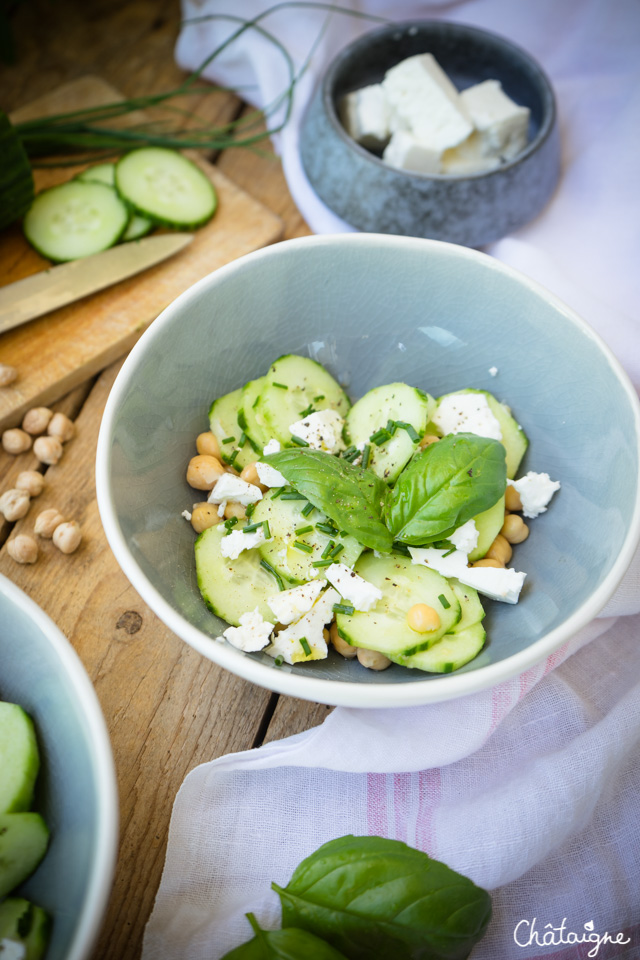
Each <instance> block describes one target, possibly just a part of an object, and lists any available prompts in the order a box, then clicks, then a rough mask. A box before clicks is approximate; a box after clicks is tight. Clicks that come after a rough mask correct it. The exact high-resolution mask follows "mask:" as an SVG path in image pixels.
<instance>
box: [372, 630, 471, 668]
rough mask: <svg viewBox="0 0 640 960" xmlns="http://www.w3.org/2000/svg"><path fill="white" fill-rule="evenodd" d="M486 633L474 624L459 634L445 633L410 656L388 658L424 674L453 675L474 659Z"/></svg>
mask: <svg viewBox="0 0 640 960" xmlns="http://www.w3.org/2000/svg"><path fill="white" fill-rule="evenodd" d="M486 638H487V634H486V631H485V629H484V627H483V626H482V624H481V623H474V624H472V625H471V626H470V627H467V629H466V630H461V631H460V633H445V635H444V636H443V637H442V638H441V640H440V641H438V643H434V644H433V645H432V646H431V647H429V649H427V650H422V651H418V652H417V653H415V654H413V655H412V656H399V657H390V658H389V659H390V660H393V662H394V663H397V664H399V665H400V666H401V667H408V668H409V669H411V670H423V671H424V672H425V673H453V672H454V670H459V669H460V667H464V666H465V664H467V663H470V662H471V660H473V659H475V657H477V656H478V654H479V653H481V652H482V649H483V647H484V645H485V641H486Z"/></svg>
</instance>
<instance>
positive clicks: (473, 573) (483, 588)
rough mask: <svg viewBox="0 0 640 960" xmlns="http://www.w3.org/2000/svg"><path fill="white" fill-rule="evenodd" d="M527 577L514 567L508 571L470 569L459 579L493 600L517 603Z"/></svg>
mask: <svg viewBox="0 0 640 960" xmlns="http://www.w3.org/2000/svg"><path fill="white" fill-rule="evenodd" d="M525 577H526V573H519V572H518V571H517V570H514V569H513V567H510V568H509V569H508V570H503V569H500V568H499V567H468V568H467V569H466V570H465V572H464V575H463V576H461V577H459V578H458V579H459V580H460V582H461V583H464V584H466V586H467V587H473V588H474V590H477V591H478V593H482V594H484V596H485V597H490V598H491V600H501V601H502V602H503V603H517V602H518V598H519V596H520V591H521V590H522V585H523V583H524V579H525Z"/></svg>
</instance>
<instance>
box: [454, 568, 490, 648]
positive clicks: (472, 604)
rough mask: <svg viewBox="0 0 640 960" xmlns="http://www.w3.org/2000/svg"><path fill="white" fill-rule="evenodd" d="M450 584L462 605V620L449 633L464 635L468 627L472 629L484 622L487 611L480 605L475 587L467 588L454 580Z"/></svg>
mask: <svg viewBox="0 0 640 960" xmlns="http://www.w3.org/2000/svg"><path fill="white" fill-rule="evenodd" d="M449 584H450V585H451V589H452V590H453V592H454V593H455V595H456V597H457V598H458V601H459V603H460V619H459V620H458V622H457V623H456V625H455V626H454V627H452V628H451V630H449V631H448V633H449V634H454V633H462V632H463V631H464V630H466V629H467V627H472V626H474V624H476V623H480V622H481V621H482V620H484V618H485V616H486V614H485V610H484V607H483V606H482V604H481V603H480V597H479V596H478V591H477V590H474V589H473V587H465V585H464V584H463V583H460V581H459V580H456V579H454V578H452V579H450V580H449Z"/></svg>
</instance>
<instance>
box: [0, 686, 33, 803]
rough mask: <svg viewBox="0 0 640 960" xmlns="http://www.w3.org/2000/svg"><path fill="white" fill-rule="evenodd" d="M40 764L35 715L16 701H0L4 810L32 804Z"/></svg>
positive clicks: (0, 790) (0, 797)
mask: <svg viewBox="0 0 640 960" xmlns="http://www.w3.org/2000/svg"><path fill="white" fill-rule="evenodd" d="M39 768H40V757H39V754H38V744H37V742H36V733H35V730H34V727H33V722H32V720H31V717H30V716H29V715H28V714H26V713H25V712H24V710H23V709H22V707H19V706H18V705H17V704H16V703H5V702H4V701H0V770H1V771H2V776H0V813H14V812H16V811H20V810H28V809H29V808H30V806H31V803H32V800H33V788H34V785H35V782H36V777H37V775H38V770H39Z"/></svg>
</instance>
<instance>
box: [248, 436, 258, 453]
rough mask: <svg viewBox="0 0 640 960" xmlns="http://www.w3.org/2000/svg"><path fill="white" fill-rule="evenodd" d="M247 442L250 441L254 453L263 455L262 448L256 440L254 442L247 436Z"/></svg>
mask: <svg viewBox="0 0 640 960" xmlns="http://www.w3.org/2000/svg"><path fill="white" fill-rule="evenodd" d="M247 440H248V441H249V444H250V445H251V449H252V450H253V452H254V453H259V454H262V447H261V446H260V445H259V444H258V443H256V442H255V440H252V439H251V437H250V436H249V435H248V434H247Z"/></svg>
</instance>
